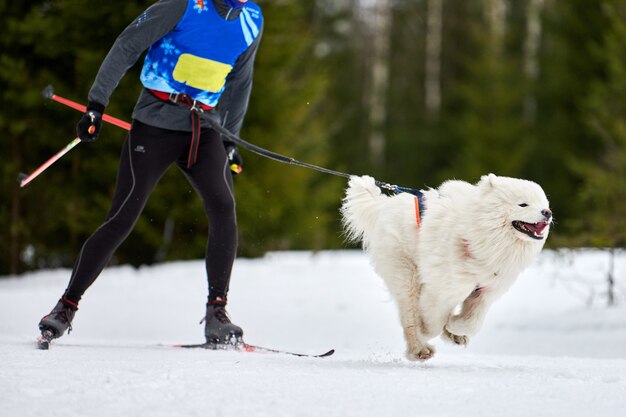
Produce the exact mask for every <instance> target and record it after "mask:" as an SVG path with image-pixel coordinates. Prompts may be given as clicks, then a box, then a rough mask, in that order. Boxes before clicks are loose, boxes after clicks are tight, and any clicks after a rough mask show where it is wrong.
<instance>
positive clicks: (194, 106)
mask: <svg viewBox="0 0 626 417" xmlns="http://www.w3.org/2000/svg"><path fill="white" fill-rule="evenodd" d="M201 106H202V103H200V102H199V101H198V100H194V101H193V102H192V103H191V107H190V108H189V110H191V111H195V112H196V113H204V109H203V108H202V107H201Z"/></svg>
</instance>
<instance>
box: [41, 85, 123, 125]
mask: <svg viewBox="0 0 626 417" xmlns="http://www.w3.org/2000/svg"><path fill="white" fill-rule="evenodd" d="M41 94H42V95H43V96H44V97H45V98H48V99H50V100H54V101H56V102H57V103H61V104H64V105H66V106H68V107H71V108H73V109H76V110H78V111H82V112H85V111H87V107H85V106H83V105H82V104H79V103H77V102H75V101H72V100H70V99H67V98H64V97H60V96H58V95H56V94H54V88H52V85H48V86H47V87H46V88H44V89H43V91H42V92H41ZM102 120H104V121H105V122H108V123H111V124H112V125H115V126H117V127H121V128H122V129H126V130H130V123H128V122H125V121H123V120H120V119H118V118H116V117H113V116H109V115H108V114H103V115H102Z"/></svg>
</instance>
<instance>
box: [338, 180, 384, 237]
mask: <svg viewBox="0 0 626 417" xmlns="http://www.w3.org/2000/svg"><path fill="white" fill-rule="evenodd" d="M382 198H384V196H383V195H382V192H381V191H380V188H378V186H377V185H376V182H375V181H374V178H372V177H368V176H363V177H356V176H352V177H350V181H349V182H348V188H347V190H346V196H345V198H344V199H343V204H342V206H341V216H342V220H343V226H344V229H345V232H346V237H347V239H348V240H350V241H353V242H358V241H361V240H362V241H363V244H364V246H367V240H368V236H367V235H368V231H369V230H371V228H372V227H373V226H374V225H375V224H376V219H377V218H378V215H379V213H380V207H381V204H380V202H381V199H382Z"/></svg>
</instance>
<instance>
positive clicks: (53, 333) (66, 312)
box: [37, 298, 78, 350]
mask: <svg viewBox="0 0 626 417" xmlns="http://www.w3.org/2000/svg"><path fill="white" fill-rule="evenodd" d="M76 310H78V306H77V305H76V304H75V303H73V302H71V301H69V300H66V299H64V298H62V299H60V300H59V302H58V303H57V305H56V306H54V308H53V309H52V311H51V312H50V314H48V315H46V316H44V317H43V318H42V319H41V321H40V322H39V330H40V331H41V336H39V339H37V347H38V348H39V349H43V350H47V349H48V347H50V342H51V341H52V339H58V338H59V337H61V336H63V333H65V331H66V330H67V333H68V334H69V333H70V332H71V331H72V320H73V319H74V314H76Z"/></svg>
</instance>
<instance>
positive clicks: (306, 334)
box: [0, 251, 626, 417]
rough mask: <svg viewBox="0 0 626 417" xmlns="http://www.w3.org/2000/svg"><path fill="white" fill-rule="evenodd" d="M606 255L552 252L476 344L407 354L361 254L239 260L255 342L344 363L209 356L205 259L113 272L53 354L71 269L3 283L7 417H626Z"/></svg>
mask: <svg viewBox="0 0 626 417" xmlns="http://www.w3.org/2000/svg"><path fill="white" fill-rule="evenodd" d="M606 262H607V261H606V253H603V252H600V251H586V252H583V253H582V254H579V255H577V256H575V257H568V256H563V255H560V256H557V254H556V253H555V252H551V251H545V252H544V253H543V254H542V256H541V257H540V259H539V260H538V261H537V262H536V263H535V265H533V266H532V267H531V268H530V269H529V270H527V271H526V272H525V273H524V274H523V275H522V276H521V277H520V279H519V280H518V282H517V283H516V284H515V285H514V286H513V288H512V289H511V290H510V291H509V292H508V293H507V294H506V295H505V296H504V297H503V298H502V299H501V300H499V301H498V302H496V304H495V305H494V306H493V308H492V309H491V311H490V312H489V314H488V317H487V321H486V323H485V326H484V328H483V330H482V331H481V332H480V333H479V334H478V335H477V336H475V337H474V338H473V339H472V340H471V341H470V345H469V346H468V347H467V348H459V347H456V346H452V345H448V344H445V343H443V342H442V341H440V340H439V339H437V340H435V341H434V343H435V345H436V347H437V349H438V352H437V354H436V355H435V357H434V358H433V359H432V360H430V361H428V362H426V363H415V362H409V361H407V360H406V359H405V358H404V342H403V339H402V331H401V328H400V325H399V323H398V319H397V312H396V309H395V307H394V305H393V303H392V302H391V300H390V298H389V295H388V293H387V291H386V290H385V288H384V285H383V284H382V281H381V280H380V279H379V278H378V277H376V275H375V274H374V273H373V271H372V269H371V267H370V266H369V264H368V262H367V259H366V258H365V256H364V255H363V254H362V253H361V252H360V251H338V252H321V253H318V254H311V253H308V252H301V253H298V252H287V253H275V254H270V255H268V256H266V257H265V258H262V259H256V260H248V259H240V260H238V261H237V262H236V263H235V270H234V273H233V279H232V284H231V295H230V304H229V312H230V314H231V317H232V318H233V321H234V322H235V323H237V324H240V325H242V326H243V328H244V330H245V339H246V340H247V341H248V342H249V343H253V344H258V345H261V346H267V347H271V348H278V349H284V350H291V351H295V352H305V353H322V352H324V351H326V350H327V349H329V348H335V349H336V350H337V351H336V353H335V355H334V356H332V357H330V358H321V359H320V358H296V357H291V356H285V355H275V354H262V353H242V352H223V351H204V350H195V349H194V350H181V349H174V348H170V347H168V346H166V345H167V344H173V343H194V342H201V341H202V329H203V327H202V326H201V325H200V324H198V322H199V321H200V319H201V318H202V315H203V312H204V302H205V297H206V281H205V279H204V262H203V261H193V262H176V263H169V264H163V265H156V266H151V267H142V268H139V269H133V268H130V267H114V268H109V269H107V270H105V272H104V273H103V274H102V276H101V277H100V278H99V279H98V281H96V283H95V284H94V285H93V286H92V288H90V290H89V291H88V292H87V294H86V295H85V297H84V298H83V301H82V302H81V307H80V310H79V311H78V313H77V315H76V319H75V320H74V331H73V332H72V333H71V334H70V335H65V336H64V337H63V338H61V339H60V340H58V341H55V342H54V343H53V345H52V347H51V349H50V350H49V351H47V352H46V351H38V350H36V349H35V348H34V340H35V338H36V336H37V334H38V330H37V323H38V321H39V319H40V318H41V316H43V315H44V314H46V313H47V312H48V311H49V310H50V309H51V308H52V306H53V305H54V304H55V302H56V300H57V298H58V297H59V295H60V294H61V292H62V291H63V289H64V288H65V286H66V285H67V281H68V278H69V273H70V271H68V270H51V271H39V272H34V273H31V274H28V275H27V276H25V277H23V278H9V279H4V280H0V359H1V360H0V404H1V405H0V417H4V416H7V417H9V416H11V417H14V416H15V417H18V416H19V417H22V416H24V417H29V416H40V415H46V416H64V417H71V416H90V417H92V416H93V417H99V416H103V417H104V416H117V415H125V416H150V417H160V416H238V417H241V416H244V415H245V416H255V417H256V416H272V417H280V416H290V417H291V416H324V417H334V416H337V417H340V416H372V417H374V416H375V417H380V416H409V415H411V416H412V415H415V416H420V417H422V416H459V415H460V416H481V417H483V416H484V417H491V416H494V417H495V416H559V417H560V416H602V417H604V416H615V417H625V416H626V307H624V304H626V299H625V298H626V297H624V295H623V290H624V286H625V285H626V282H624V281H623V279H624V278H623V277H624V276H626V257H623V256H620V258H619V259H618V262H617V270H616V276H617V277H618V279H620V278H621V279H622V281H621V282H620V285H621V287H620V290H621V291H622V293H621V297H622V298H621V301H622V306H618V307H614V308H611V309H606V308H601V307H598V306H594V307H591V308H589V307H585V303H584V300H583V298H581V297H580V294H577V291H578V292H580V289H576V290H573V289H572V287H571V284H572V283H573V282H575V281H577V280H582V279H586V280H588V281H589V282H591V283H592V284H593V285H596V284H597V285H599V286H600V285H602V276H603V274H605V273H606Z"/></svg>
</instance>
